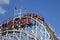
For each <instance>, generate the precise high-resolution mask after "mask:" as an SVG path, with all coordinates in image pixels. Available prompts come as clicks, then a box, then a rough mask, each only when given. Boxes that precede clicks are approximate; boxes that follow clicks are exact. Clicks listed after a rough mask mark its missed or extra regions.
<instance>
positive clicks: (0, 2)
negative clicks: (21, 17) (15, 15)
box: [0, 0, 10, 14]
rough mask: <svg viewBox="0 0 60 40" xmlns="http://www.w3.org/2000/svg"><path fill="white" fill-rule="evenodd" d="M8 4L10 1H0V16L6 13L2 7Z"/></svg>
mask: <svg viewBox="0 0 60 40" xmlns="http://www.w3.org/2000/svg"><path fill="white" fill-rule="evenodd" d="M9 3H10V0H0V14H4V13H5V12H6V10H5V9H3V8H2V6H3V5H5V4H9Z"/></svg>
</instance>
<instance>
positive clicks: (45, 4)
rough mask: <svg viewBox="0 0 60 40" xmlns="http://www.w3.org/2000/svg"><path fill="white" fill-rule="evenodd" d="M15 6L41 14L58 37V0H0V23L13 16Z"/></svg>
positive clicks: (59, 16)
mask: <svg viewBox="0 0 60 40" xmlns="http://www.w3.org/2000/svg"><path fill="white" fill-rule="evenodd" d="M1 2H2V3H1ZM15 6H16V7H17V9H19V8H20V9H22V11H26V12H30V13H37V14H38V15H41V16H43V17H44V18H45V21H46V22H47V23H48V24H49V25H51V26H52V28H53V29H54V31H55V32H56V34H57V36H59V37H60V0H5V1H4V0H3V1H0V24H1V23H3V22H4V21H6V20H7V19H8V18H10V17H12V16H13V14H14V7H15ZM25 8H26V9H25ZM2 9H3V10H2Z"/></svg>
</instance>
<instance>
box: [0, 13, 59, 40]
mask: <svg viewBox="0 0 60 40" xmlns="http://www.w3.org/2000/svg"><path fill="white" fill-rule="evenodd" d="M0 40H59V39H58V38H57V37H56V35H55V32H54V31H53V30H52V28H51V27H50V25H48V24H47V23H46V22H45V19H44V18H43V17H42V16H40V15H37V14H35V13H25V14H23V15H19V16H16V17H14V18H11V19H10V20H8V21H7V22H5V23H3V24H1V25H0Z"/></svg>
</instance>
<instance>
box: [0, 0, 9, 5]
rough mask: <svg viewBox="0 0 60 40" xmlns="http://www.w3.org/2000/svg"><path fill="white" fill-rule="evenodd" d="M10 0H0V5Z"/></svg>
mask: <svg viewBox="0 0 60 40" xmlns="http://www.w3.org/2000/svg"><path fill="white" fill-rule="evenodd" d="M9 3H10V0H0V5H2V4H9Z"/></svg>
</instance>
